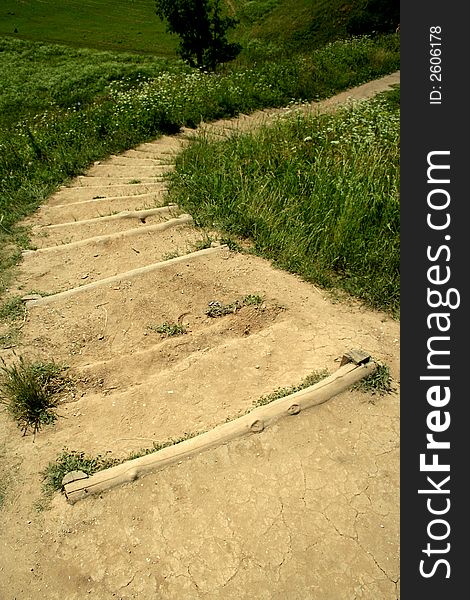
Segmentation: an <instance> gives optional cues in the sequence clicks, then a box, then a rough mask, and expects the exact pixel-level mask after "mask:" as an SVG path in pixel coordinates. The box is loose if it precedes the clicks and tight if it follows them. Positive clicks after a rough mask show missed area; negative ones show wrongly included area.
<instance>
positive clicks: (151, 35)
mask: <svg viewBox="0 0 470 600" xmlns="http://www.w3.org/2000/svg"><path fill="white" fill-rule="evenodd" d="M225 4H226V8H227V12H228V13H230V14H232V15H234V16H236V17H237V19H239V25H238V27H237V29H236V30H235V31H234V32H233V37H234V38H236V39H238V40H241V41H242V43H243V45H244V46H245V48H246V47H248V48H249V47H250V46H253V44H255V45H256V44H257V43H260V42H261V43H269V44H274V45H275V46H279V45H282V46H287V47H289V48H291V49H298V50H304V49H309V48H314V47H319V46H321V45H323V44H325V43H327V42H330V41H332V40H336V39H339V38H344V37H348V36H350V35H351V34H363V33H371V32H373V31H379V32H389V31H393V30H394V29H395V28H396V26H397V24H398V22H399V3H398V1H397V0H352V1H345V0H225ZM2 35H4V36H13V37H17V38H20V39H24V40H32V41H34V40H38V41H44V42H55V43H61V44H66V45H69V46H74V47H89V48H96V49H100V50H113V51H126V52H138V53H144V54H145V53H149V54H156V55H160V56H174V55H175V49H176V46H177V38H175V37H174V36H172V35H170V34H168V33H167V32H166V30H165V25H164V24H163V23H162V22H161V21H160V20H159V19H158V18H157V17H156V15H155V2H154V0H133V1H132V3H129V2H128V0H114V1H111V0H95V1H93V0H83V1H78V0H61V2H60V3H58V2H56V0H24V1H23V2H21V3H19V2H17V1H16V0H2V6H1V8H0V36H2Z"/></svg>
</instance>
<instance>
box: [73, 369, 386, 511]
mask: <svg viewBox="0 0 470 600" xmlns="http://www.w3.org/2000/svg"><path fill="white" fill-rule="evenodd" d="M375 369H376V364H375V363H374V362H372V361H370V362H368V363H366V364H361V365H355V364H353V363H348V364H346V365H344V366H342V367H340V368H339V369H338V370H337V371H336V372H335V373H334V374H333V375H330V376H329V377H326V378H325V379H323V380H322V381H320V382H319V383H316V384H315V385H312V386H310V387H308V388H305V389H304V390H301V391H300V392H295V393H294V394H290V395H289V396H286V397H284V398H280V399H279V400H275V401H273V402H271V403H270V404H267V405H265V406H260V407H258V408H255V409H254V410H252V411H251V412H250V413H249V414H247V415H244V416H242V417H239V418H238V419H235V420H233V421H230V422H228V423H224V424H223V425H219V426H218V427H215V428H214V429H211V430H210V431H208V432H206V433H202V434H200V435H198V436H196V437H193V438H190V439H188V440H185V441H183V442H180V443H178V444H175V445H174V446H168V447H166V448H163V449H162V450H158V451H156V452H153V453H152V454H147V455H146V456H141V457H140V458H135V459H133V460H128V461H126V462H124V463H122V464H120V465H116V466H115V467H111V468H109V469H104V470H103V471H99V472H98V473H95V474H94V475H92V476H91V477H89V478H87V479H80V480H78V481H72V482H70V483H67V484H65V485H64V486H63V487H64V492H65V496H66V498H67V500H68V501H69V502H70V503H71V504H74V503H75V502H77V501H78V500H82V499H83V498H87V497H89V496H92V495H94V494H100V493H102V492H104V491H105V490H108V489H110V488H112V487H115V486H117V485H121V484H124V483H129V482H131V481H135V480H136V479H137V478H138V477H141V476H142V475H144V474H147V473H149V472H153V471H158V470H160V469H163V468H164V467H166V466H168V465H171V464H174V463H176V462H179V461H181V460H182V459H185V458H188V457H190V456H192V455H194V454H199V453H200V452H203V451H205V450H208V449H210V448H214V447H216V446H220V445H221V444H225V443H227V442H228V441H230V440H233V439H235V438H241V437H243V436H246V435H254V434H256V433H260V432H261V431H263V430H264V429H266V427H268V426H269V425H272V424H273V423H274V422H276V421H277V420H278V419H280V418H282V417H286V416H289V415H297V414H299V413H300V412H301V411H302V410H305V409H307V408H310V407H312V406H317V405H319V404H323V403H324V402H326V401H327V400H329V399H330V398H332V397H333V396H335V395H336V394H339V393H340V392H342V391H344V390H345V389H347V388H348V387H349V386H351V385H353V384H354V383H357V382H358V381H359V380H360V379H362V378H363V377H366V376H367V375H370V374H371V373H373V372H374V371H375Z"/></svg>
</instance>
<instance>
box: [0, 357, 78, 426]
mask: <svg viewBox="0 0 470 600" xmlns="http://www.w3.org/2000/svg"><path fill="white" fill-rule="evenodd" d="M2 363H3V366H2V367H0V403H1V404H2V405H3V406H4V407H5V410H6V411H7V412H8V413H9V414H10V416H11V417H12V418H13V419H14V420H15V421H16V423H17V425H18V427H20V429H21V430H22V432H23V435H25V434H26V432H27V431H28V429H32V430H33V434H34V435H36V433H37V432H38V431H39V429H40V428H41V427H42V426H43V425H46V424H50V423H54V422H55V421H56V419H57V414H56V409H57V405H58V402H59V399H60V398H59V397H58V394H59V393H60V392H61V391H63V390H64V389H65V388H66V387H67V385H69V379H68V378H67V377H64V376H63V371H64V370H65V369H66V368H67V367H65V366H64V365H58V364H56V363H53V362H51V363H42V362H29V361H27V360H25V359H24V358H23V357H20V359H19V361H17V362H16V363H13V364H12V365H9V366H7V365H6V363H5V361H4V360H3V359H2Z"/></svg>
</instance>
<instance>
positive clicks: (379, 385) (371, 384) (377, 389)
mask: <svg viewBox="0 0 470 600" xmlns="http://www.w3.org/2000/svg"><path fill="white" fill-rule="evenodd" d="M376 365H377V368H376V369H375V371H374V372H373V373H371V374H370V375H368V376H367V377H364V379H361V380H360V381H359V382H358V383H356V385H354V386H353V388H352V389H353V390H360V391H361V392H365V393H371V394H372V395H379V396H384V395H385V394H390V393H391V392H393V391H394V390H395V388H394V387H393V385H392V377H391V375H390V369H389V368H388V366H387V365H384V364H382V363H380V362H377V361H376Z"/></svg>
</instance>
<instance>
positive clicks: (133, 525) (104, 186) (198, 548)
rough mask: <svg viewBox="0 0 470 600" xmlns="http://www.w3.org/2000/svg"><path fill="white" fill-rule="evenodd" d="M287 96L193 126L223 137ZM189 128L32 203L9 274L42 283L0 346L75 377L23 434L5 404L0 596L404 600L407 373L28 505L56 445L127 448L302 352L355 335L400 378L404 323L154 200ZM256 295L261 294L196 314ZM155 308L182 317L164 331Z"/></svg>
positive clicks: (304, 359) (233, 409) (188, 429)
mask: <svg viewBox="0 0 470 600" xmlns="http://www.w3.org/2000/svg"><path fill="white" fill-rule="evenodd" d="M398 82H399V74H398V73H396V74H393V75H390V76H387V77H385V78H383V79H381V80H378V81H375V82H371V83H370V84H365V85H364V86H360V87H358V88H354V89H352V90H349V91H348V92H346V93H343V94H339V95H338V96H336V97H335V98H334V99H331V100H329V101H326V102H325V103H319V104H315V105H312V106H309V107H303V108H302V110H303V111H306V110H313V111H316V110H330V109H332V108H334V107H335V106H336V105H337V104H340V103H343V102H344V101H345V100H346V99H347V98H349V97H353V98H365V97H369V96H372V95H374V94H375V93H377V92H379V91H382V90H384V89H387V88H388V87H389V86H390V85H392V84H394V83H398ZM285 113H286V110H271V111H261V112H259V113H255V114H254V115H251V116H241V117H240V118H238V119H236V120H225V121H220V122H217V123H215V124H211V125H204V126H202V127H201V129H204V130H206V131H208V132H210V133H211V134H213V135H215V136H224V135H229V134H230V132H231V131H233V130H240V131H245V130H248V129H251V128H253V127H256V126H257V125H259V124H260V123H264V122H266V121H268V120H270V119H273V118H276V117H278V116H279V115H283V114H285ZM192 135H194V133H193V132H190V131H183V132H182V133H181V134H180V135H176V136H163V137H161V138H159V139H158V140H156V141H154V142H151V143H146V144H141V145H140V146H138V147H137V148H135V149H133V150H129V151H127V152H124V153H123V154H121V155H119V156H112V157H110V158H109V159H108V160H106V161H102V162H100V163H96V164H95V165H94V166H93V167H92V168H91V169H89V171H88V172H87V174H86V175H85V176H82V177H78V178H76V180H74V181H73V182H72V183H71V185H70V186H67V187H63V188H62V189H61V190H59V191H58V192H57V193H56V194H54V195H53V196H52V197H51V198H50V199H49V201H48V203H47V204H46V205H45V206H43V207H41V209H40V210H39V211H38V212H37V213H36V214H35V215H34V216H33V217H32V218H31V219H30V220H29V224H31V225H33V240H32V243H33V245H34V246H35V247H36V248H37V250H34V251H29V252H26V253H25V256H24V260H23V262H22V264H21V270H20V272H19V274H18V277H17V280H16V282H15V286H14V288H12V289H11V290H10V291H11V293H12V294H18V293H19V294H22V295H25V296H26V295H31V294H32V293H34V294H37V296H34V297H33V299H31V300H29V301H28V305H27V313H26V317H25V322H24V325H23V328H22V336H21V342H20V345H18V346H17V347H16V348H9V349H4V351H3V353H4V356H5V358H6V360H8V359H10V358H11V356H12V353H13V352H16V353H17V354H23V355H26V356H30V357H33V358H35V359H45V360H51V359H54V360H56V361H59V362H65V363H67V364H68V365H70V367H71V369H72V370H73V371H74V372H75V373H77V374H78V375H79V376H80V381H81V383H80V385H79V389H78V391H77V392H76V393H75V395H73V396H72V395H70V396H69V397H68V398H67V400H66V401H65V402H64V403H63V404H62V405H61V407H60V414H61V418H60V419H59V420H58V421H57V423H56V424H55V425H54V426H49V427H45V428H43V429H42V430H41V431H40V433H39V434H38V435H37V436H36V439H35V441H34V440H33V437H32V436H26V437H23V438H22V437H21V434H20V432H19V430H18V429H17V428H16V427H15V425H14V424H12V423H11V422H10V421H9V420H8V419H7V418H6V416H5V415H3V414H2V415H0V473H1V475H2V478H3V481H4V488H5V490H6V491H5V500H4V503H3V506H2V508H1V509H0V528H1V532H2V533H1V538H0V540H1V541H0V598H1V599H2V600H13V599H15V598H16V599H18V600H20V599H21V600H28V599H30V598H31V599H33V598H34V599H35V600H38V599H44V600H55V599H61V600H63V599H65V600H83V599H84V598H94V599H97V600H107V599H114V598H121V599H130V598H138V599H140V600H154V599H157V598H159V599H160V598H161V599H164V600H170V599H175V600H181V599H183V598H184V599H185V600H189V599H206V598H207V599H219V598H220V599H224V600H226V599H231V598H234V599H235V598H237V599H240V598H243V599H247V600H248V599H249V600H254V599H256V600H258V599H259V600H261V599H266V600H286V599H287V600H294V599H296V600H297V599H298V600H309V599H312V600H343V599H344V600H346V599H347V600H354V599H359V598H361V599H362V598H367V599H371V600H372V599H373V600H380V599H384V600H391V599H396V598H398V597H399V587H398V582H399V564H398V563H399V559H398V555H399V396H398V391H397V392H395V393H393V394H390V395H388V396H384V397H374V396H368V395H365V394H363V393H360V392H356V391H348V392H345V393H342V394H340V395H339V396H337V397H335V398H334V399H332V400H331V401H330V402H328V403H327V404H325V405H322V406H318V407H316V408H314V409H311V410H310V411H306V412H305V413H301V415H299V416H298V417H295V418H292V419H290V418H289V419H288V420H286V419H284V420H282V421H279V422H278V423H277V424H276V425H274V426H273V427H272V428H271V429H269V430H267V431H264V432H263V433H261V434H258V435H256V436H252V437H250V438H247V439H243V440H238V441H234V442H231V443H229V444H224V445H222V446H220V447H218V448H215V449H212V450H209V451H207V452H204V453H202V454H200V455H198V456H196V457H195V458H192V459H189V460H185V461H182V462H181V463H179V464H176V465H173V466H171V467H168V468H167V469H165V470H163V471H160V472H157V473H154V474H151V475H147V476H146V477H145V478H143V479H142V480H138V481H136V482H134V483H132V484H127V485H125V486H122V487H120V488H116V489H113V490H111V491H109V492H107V493H105V494H103V495H102V497H101V496H100V497H95V498H91V499H88V500H85V501H83V502H79V503H77V504H75V505H73V506H72V505H69V504H68V503H67V502H66V500H65V498H64V497H63V496H62V495H60V494H56V496H55V497H54V499H53V501H52V505H51V507H50V508H48V509H47V510H43V511H38V510H37V509H36V508H35V503H36V502H37V500H38V499H39V498H40V493H41V476H40V472H41V471H42V470H43V469H44V467H45V466H46V465H47V463H48V462H49V461H50V460H53V459H55V458H56V456H57V455H58V454H59V453H60V452H61V451H62V449H63V448H65V447H66V448H68V449H69V450H81V451H85V452H87V453H90V454H93V455H96V454H99V453H102V454H104V453H106V452H111V453H112V455H113V456H117V457H123V456H126V455H128V454H129V452H131V451H136V450H139V449H141V448H143V447H148V446H151V444H152V442H154V441H155V442H162V441H165V440H167V439H169V438H178V437H180V436H182V435H183V434H185V433H197V432H202V431H206V430H208V429H211V428H213V427H215V426H216V425H219V424H221V423H223V422H225V421H226V420H227V419H230V418H234V417H237V416H239V415H242V414H244V413H245V412H246V411H247V410H248V409H249V408H250V407H251V406H252V404H253V402H254V401H256V400H257V399H258V398H259V397H260V396H262V395H265V394H268V393H270V392H272V391H273V390H275V389H276V388H278V387H287V386H291V385H295V384H297V383H298V382H299V381H300V380H301V379H302V378H304V377H305V376H307V375H308V374H310V373H311V372H312V371H313V370H322V369H328V370H329V371H330V372H334V371H335V370H336V369H337V368H338V366H339V362H338V361H339V359H340V358H341V356H342V355H343V354H344V352H346V351H347V350H349V349H351V348H362V349H363V350H365V351H367V352H368V353H370V354H371V355H372V356H374V357H375V358H376V359H378V360H381V361H383V362H385V363H386V364H388V365H389V366H390V368H391V371H392V375H393V377H394V381H395V384H396V385H397V388H398V382H399V324H398V323H397V322H395V321H393V320H391V319H390V318H388V317H387V316H386V315H384V314H381V313H379V312H374V311H371V310H368V309H366V308H364V307H363V306H362V305H360V304H359V303H357V302H354V301H341V302H339V301H336V302H334V301H333V300H332V298H331V297H330V296H329V295H327V294H326V293H325V292H322V291H321V290H319V289H317V288H315V287H314V286H312V285H310V284H308V283H306V282H304V281H302V280H301V279H300V278H298V277H296V276H294V275H291V274H289V273H286V272H283V271H280V270H277V269H274V268H273V267H272V266H271V265H270V263H269V262H268V261H265V260H263V259H261V258H257V257H254V256H249V255H244V254H239V253H234V252H231V251H230V250H229V249H228V248H227V247H225V246H223V245H220V244H218V243H215V244H213V245H212V246H213V247H211V248H207V249H202V250H201V249H199V248H200V246H201V241H202V240H203V239H204V235H203V233H204V232H201V230H200V229H197V228H196V227H195V226H194V225H193V224H192V219H191V216H190V215H184V214H182V211H181V210H180V209H179V207H178V206H174V205H171V206H166V205H165V195H166V187H165V180H164V173H165V172H167V171H168V170H170V169H171V168H173V164H174V157H175V155H176V154H177V153H178V152H180V151H181V149H182V148H183V147H184V145H185V144H187V143H189V139H190V137H191V136H192ZM206 233H207V232H206ZM209 233H212V232H209ZM212 235H213V236H215V234H214V233H212ZM248 295H256V296H261V297H262V303H261V304H259V305H248V306H244V307H242V308H241V309H240V310H238V311H236V312H235V313H233V314H228V315H225V316H223V317H221V318H211V317H210V316H208V315H207V314H206V311H207V308H208V306H209V303H210V302H214V301H219V302H221V303H224V304H229V303H233V302H235V301H236V300H241V299H243V298H244V297H246V296H248ZM165 322H171V323H179V324H182V325H183V326H184V327H185V328H186V330H187V333H185V334H184V335H180V336H175V337H165V336H164V335H163V334H160V333H158V332H157V331H156V328H157V326H158V325H161V324H162V323H165Z"/></svg>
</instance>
